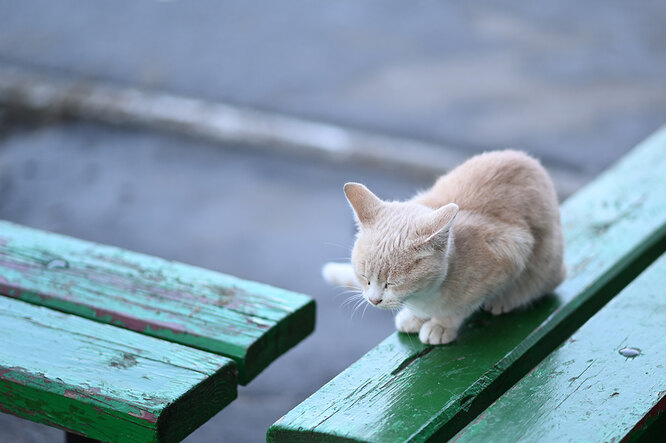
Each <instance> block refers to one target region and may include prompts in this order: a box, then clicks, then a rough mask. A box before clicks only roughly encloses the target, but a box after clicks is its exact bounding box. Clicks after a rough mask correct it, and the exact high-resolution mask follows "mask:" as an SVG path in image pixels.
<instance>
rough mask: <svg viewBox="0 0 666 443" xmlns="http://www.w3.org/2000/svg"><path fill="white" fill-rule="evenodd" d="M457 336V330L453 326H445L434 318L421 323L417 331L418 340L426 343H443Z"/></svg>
mask: <svg viewBox="0 0 666 443" xmlns="http://www.w3.org/2000/svg"><path fill="white" fill-rule="evenodd" d="M457 336H458V331H457V330H456V329H455V328H450V327H449V328H447V327H446V326H444V325H442V324H441V323H438V322H436V321H434V320H428V321H427V322H425V323H423V326H421V330H420V331H419V340H421V343H425V344H426V345H445V344H447V343H451V342H452V341H454V340H455V339H456V337H457Z"/></svg>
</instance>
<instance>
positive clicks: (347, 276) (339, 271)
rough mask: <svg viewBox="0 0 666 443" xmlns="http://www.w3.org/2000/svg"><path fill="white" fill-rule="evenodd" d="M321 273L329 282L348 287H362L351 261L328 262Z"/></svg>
mask: <svg viewBox="0 0 666 443" xmlns="http://www.w3.org/2000/svg"><path fill="white" fill-rule="evenodd" d="M321 275H322V276H323V277H324V280H326V281H327V282H329V283H331V284H333V285H336V286H342V287H345V288H348V289H361V285H360V284H359V282H358V279H357V278H356V274H355V273H354V268H353V267H352V265H351V263H332V262H329V263H326V264H325V265H324V267H323V268H322V269H321Z"/></svg>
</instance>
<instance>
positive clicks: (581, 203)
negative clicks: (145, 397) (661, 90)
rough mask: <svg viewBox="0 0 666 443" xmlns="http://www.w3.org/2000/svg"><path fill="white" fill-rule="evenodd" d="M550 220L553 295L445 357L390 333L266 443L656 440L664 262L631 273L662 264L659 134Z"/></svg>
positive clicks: (482, 328)
mask: <svg viewBox="0 0 666 443" xmlns="http://www.w3.org/2000/svg"><path fill="white" fill-rule="evenodd" d="M562 219H563V228H564V234H565V240H566V246H565V261H566V263H567V266H568V269H569V274H568V277H567V279H566V280H565V281H564V282H563V283H562V285H561V286H560V287H559V288H558V289H557V291H556V294H554V295H553V296H550V297H547V298H545V299H543V300H541V301H540V302H538V303H536V304H535V305H534V306H533V307H532V308H530V309H527V310H523V311H518V312H514V313H511V314H508V315H503V316H499V317H492V316H490V315H488V314H486V313H478V314H476V315H475V316H473V317H472V318H471V319H470V320H468V322H467V323H466V325H465V326H464V327H463V328H462V329H461V333H460V336H459V339H458V341H456V342H455V343H453V344H452V345H448V346H437V347H433V346H426V345H423V344H421V343H420V342H419V340H418V339H417V338H416V337H415V336H412V335H407V334H401V333H394V334H392V335H391V336H389V337H388V338H386V339H385V340H384V341H383V342H382V343H380V344H379V345H378V346H377V347H375V348H374V349H372V350H371V351H370V352H368V353H367V354H366V355H365V356H363V357H362V358H361V359H360V360H358V361H357V362H356V363H354V364H353V365H351V366H350V367H349V368H347V369H346V370H345V371H343V372H342V373H341V374H339V375H338V376H337V377H335V378H334V379H333V380H331V381H330V382H329V383H328V384H326V385H325V386H323V387H322V388H321V389H320V390H319V391H317V392H315V393H314V394H313V395H312V396H310V397H309V398H308V399H306V400H305V401H304V402H302V403H301V404H300V405H298V406H297V407H296V408H294V409H293V410H292V411H290V412H289V413H288V414H287V415H285V416H284V417H282V418H281V419H280V420H278V421H277V422H276V423H275V424H274V425H273V426H271V428H270V429H269V430H268V434H267V438H268V441H270V442H299V441H357V442H360V441H363V442H403V441H414V442H421V441H446V440H449V439H453V438H457V439H460V440H463V441H471V440H474V441H495V440H496V441H516V440H519V439H521V438H523V439H524V440H525V441H560V440H578V439H583V440H591V441H597V440H598V441H602V440H603V441H615V440H620V439H623V438H627V439H629V440H633V439H641V438H649V437H650V436H654V435H657V434H656V433H657V432H660V431H661V432H662V434H661V437H662V439H663V435H664V428H666V424H665V423H664V422H665V421H666V413H664V412H665V409H666V404H665V403H666V400H665V398H666V370H665V369H664V368H663V366H664V365H666V348H665V347H664V343H665V342H664V332H665V331H666V329H664V324H665V321H664V319H665V318H666V311H665V305H664V299H665V298H666V287H665V284H666V279H665V278H664V275H665V272H664V271H665V270H666V262H665V260H666V259H664V258H662V259H661V260H659V261H657V262H656V263H655V264H654V266H653V267H651V268H649V269H648V270H647V271H645V272H643V271H644V270H645V269H646V268H647V267H648V266H650V264H651V263H653V262H655V260H657V259H658V257H659V256H660V255H662V254H663V253H664V251H666V128H663V129H661V130H660V131H659V132H657V133H656V134H654V135H653V136H651V137H650V138H649V139H647V140H646V141H645V142H643V143H641V144H640V145H639V146H638V147H636V148H635V149H634V150H633V151H632V152H630V153H629V154H628V155H627V156H625V157H624V158H623V159H622V160H621V161H620V162H619V163H618V164H617V165H615V166H614V167H612V168H611V169H609V170H608V171H606V172H605V173H603V174H602V175H601V176H599V177H598V178H597V179H596V180H595V181H594V182H592V183H591V184H589V185H588V186H586V187H585V188H584V189H582V190H580V191H579V192H578V193H576V194H575V195H573V196H572V197H570V198H569V199H568V200H567V201H566V202H565V203H564V204H563V206H562ZM625 287H626V290H625V291H624V292H622V293H621V294H620V295H619V296H617V297H616V299H615V300H614V301H613V302H612V303H610V304H608V305H607V306H605V305H606V304H607V303H608V302H609V301H610V300H612V299H613V298H614V297H615V296H616V295H617V294H618V293H620V292H621V291H622V290H623V288H625ZM588 320H589V321H588ZM586 322H587V323H586ZM581 326H582V328H581ZM578 328H581V329H580V330H579V331H578V332H575V331H576V330H577V329H578ZM574 332H575V334H574ZM572 334H574V335H573V336H572ZM625 347H627V348H633V347H635V348H638V349H640V351H637V352H640V354H639V355H638V356H636V357H632V356H631V355H629V356H624V355H622V354H621V353H620V352H619V351H621V350H622V352H623V353H625V354H627V353H628V354H631V353H632V352H633V351H631V349H626V350H625V349H623V348H625ZM544 359H545V360H544ZM540 362H541V363H540ZM512 387H513V388H512ZM507 391H508V392H507ZM491 404H492V406H491Z"/></svg>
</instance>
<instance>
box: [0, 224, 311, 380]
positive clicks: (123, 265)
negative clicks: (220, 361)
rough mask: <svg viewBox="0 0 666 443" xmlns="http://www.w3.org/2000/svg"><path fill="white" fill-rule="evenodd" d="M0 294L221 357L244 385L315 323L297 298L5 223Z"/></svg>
mask: <svg viewBox="0 0 666 443" xmlns="http://www.w3.org/2000/svg"><path fill="white" fill-rule="evenodd" d="M0 294H2V295H7V296H10V297H15V298H18V299H21V300H24V301H27V302H30V303H34V304H38V305H42V306H48V307H50V308H54V309H57V310H60V311H63V312H68V313H71V314H76V315H79V316H81V317H86V318H89V319H92V320H96V321H99V322H103V323H110V324H113V325H117V326H121V327H124V328H127V329H131V330H134V331H138V332H141V333H144V334H147V335H151V336H154V337H159V338H162V339H166V340H171V341H174V342H176V343H181V344H185V345H188V346H192V347H195V348H198V349H202V350H205V351H210V352H214V353H216V354H221V355H224V356H227V357H229V358H231V359H233V360H234V361H235V362H236V363H237V365H238V368H239V373H240V381H241V384H246V383H247V382H249V381H250V380H251V379H252V378H254V377H255V376H256V375H257V374H259V372H261V371H262V370H263V369H264V368H265V367H266V366H268V364H270V363H271V362H272V361H273V360H275V359H276V358H277V357H278V356H280V355H281V354H283V353H284V352H286V351H287V350H288V349H290V348H291V347H292V346H294V345H295V344H296V343H298V342H299V341H300V340H302V339H303V338H304V337H306V336H307V335H308V334H309V333H310V332H312V330H313V329H314V319H315V305H314V301H313V300H311V299H310V298H309V297H307V296H305V295H302V294H297V293H294V292H290V291H285V290H282V289H277V288H273V287H271V286H268V285H262V284H259V283H254V282H250V281H245V280H241V279H238V278H235V277H232V276H229V275H224V274H221V273H218V272H213V271H209V270H205V269H201V268H197V267H194V266H189V265H185V264H181V263H175V262H171V261H167V260H162V259H159V258H156V257H150V256H147V255H143V254H138V253H134V252H129V251H125V250H122V249H119V248H114V247H110V246H102V245H98V244H94V243H90V242H86V241H83V240H78V239H75V238H71V237H66V236H63V235H58V234H53V233H49V232H44V231H40V230H36V229H31V228H27V227H23V226H20V225H16V224H13V223H9V222H5V221H0Z"/></svg>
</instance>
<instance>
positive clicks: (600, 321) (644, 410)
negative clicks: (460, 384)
mask: <svg viewBox="0 0 666 443" xmlns="http://www.w3.org/2000/svg"><path fill="white" fill-rule="evenodd" d="M665 319H666V255H665V256H662V258H661V259H660V260H659V261H657V262H656V263H654V264H653V265H652V266H650V267H649V268H648V269H647V270H646V271H645V272H643V273H642V274H641V275H640V276H639V277H638V278H637V279H636V280H635V281H633V282H632V283H631V284H630V285H629V286H628V287H627V288H625V289H624V290H623V291H622V292H621V293H620V294H618V295H617V296H616V297H615V298H614V299H613V300H611V302H610V303H609V304H608V305H606V306H605V307H604V308H603V309H602V310H601V311H599V312H598V313H597V314H596V315H595V316H594V317H592V318H591V319H590V320H589V321H588V322H587V323H585V324H584V325H583V326H582V327H581V328H580V330H578V331H577V332H576V333H575V334H574V335H573V336H572V337H571V338H570V339H568V340H567V341H566V342H565V343H564V344H563V345H562V346H561V347H560V348H558V349H557V350H556V351H554V352H553V353H552V354H550V355H549V356H548V357H547V358H546V359H545V360H544V361H543V362H541V363H539V364H538V365H537V367H536V368H535V369H534V370H533V371H532V372H530V373H529V374H528V375H527V376H525V378H523V379H522V380H521V381H520V382H518V383H517V384H516V385H515V386H513V387H512V388H511V389H510V390H509V391H507V392H506V393H505V394H504V395H503V396H502V397H500V398H499V399H498V400H497V401H496V402H495V403H494V404H493V405H492V406H490V407H489V408H488V409H486V410H485V411H484V412H483V413H482V414H481V416H480V417H479V418H478V419H477V420H476V421H475V422H473V423H471V424H470V425H468V426H467V427H466V428H465V429H463V430H462V431H461V432H460V433H459V434H458V435H457V436H456V438H455V439H454V440H455V441H457V442H460V443H462V442H473V441H478V442H486V441H489V440H492V441H495V442H515V441H544V442H545V441H568V440H572V439H573V440H584V441H620V440H622V439H624V438H627V440H635V439H638V438H640V436H641V435H642V434H643V433H644V432H645V431H647V430H648V428H649V426H650V425H652V424H654V422H655V421H656V420H658V419H659V418H660V417H659V416H660V415H666V369H665V368H664V366H666V339H664V332H666V328H665V323H664V320H665ZM664 436H666V435H664V434H662V437H664Z"/></svg>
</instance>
